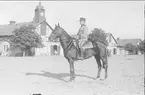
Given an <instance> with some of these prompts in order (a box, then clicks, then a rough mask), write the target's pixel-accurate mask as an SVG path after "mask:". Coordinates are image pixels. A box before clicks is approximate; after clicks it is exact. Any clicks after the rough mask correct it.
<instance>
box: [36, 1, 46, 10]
mask: <svg viewBox="0 0 145 95" xmlns="http://www.w3.org/2000/svg"><path fill="white" fill-rule="evenodd" d="M36 9H44V7H43V6H42V5H41V2H39V5H37V6H36Z"/></svg>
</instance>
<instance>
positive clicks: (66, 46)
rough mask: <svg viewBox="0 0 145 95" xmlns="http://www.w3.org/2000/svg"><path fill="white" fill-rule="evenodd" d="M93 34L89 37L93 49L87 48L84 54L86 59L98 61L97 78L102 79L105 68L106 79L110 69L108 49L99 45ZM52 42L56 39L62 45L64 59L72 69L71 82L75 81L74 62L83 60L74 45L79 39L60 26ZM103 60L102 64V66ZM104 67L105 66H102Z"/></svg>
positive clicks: (51, 39) (54, 31)
mask: <svg viewBox="0 0 145 95" xmlns="http://www.w3.org/2000/svg"><path fill="white" fill-rule="evenodd" d="M92 37H93V36H92V34H90V35H89V37H88V40H89V41H91V43H92V45H93V47H92V48H86V49H85V50H84V52H83V54H84V59H83V60H85V59H88V58H90V57H93V56H94V58H95V59H96V62H97V64H98V73H97V77H96V78H95V79H97V78H100V72H101V68H102V67H103V68H104V69H105V78H104V79H106V78H107V77H108V74H107V68H108V60H107V48H106V47H105V46H103V45H102V44H101V43H97V42H96V41H94V39H93V38H92ZM48 39H49V40H50V41H54V40H55V39H59V41H60V44H61V46H62V48H63V53H64V57H65V58H66V59H67V61H68V62H69V67H70V81H72V80H74V79H75V70H74V62H75V61H78V60H81V59H80V58H79V56H80V54H79V53H80V51H79V48H78V46H76V45H75V44H74V40H75V41H76V42H78V40H77V39H74V38H73V37H71V36H70V35H69V34H68V33H67V32H66V31H65V30H64V29H63V28H62V27H60V25H59V24H58V25H55V29H54V30H53V31H52V33H51V34H50V36H49V38H48ZM101 60H102V64H101ZM102 65H103V66H102Z"/></svg>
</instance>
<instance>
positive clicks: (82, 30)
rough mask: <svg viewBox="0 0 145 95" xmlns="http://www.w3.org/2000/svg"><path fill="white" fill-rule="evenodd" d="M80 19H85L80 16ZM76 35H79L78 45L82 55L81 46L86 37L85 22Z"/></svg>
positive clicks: (86, 28)
mask: <svg viewBox="0 0 145 95" xmlns="http://www.w3.org/2000/svg"><path fill="white" fill-rule="evenodd" d="M81 20H84V21H85V18H80V21H81ZM77 35H78V36H79V47H80V49H81V56H83V48H82V47H83V45H84V44H85V42H86V41H87V39H88V27H87V26H86V25H85V24H83V25H81V27H80V29H79V31H78V33H77Z"/></svg>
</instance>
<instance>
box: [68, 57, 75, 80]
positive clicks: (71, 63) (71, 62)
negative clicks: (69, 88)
mask: <svg viewBox="0 0 145 95" xmlns="http://www.w3.org/2000/svg"><path fill="white" fill-rule="evenodd" d="M68 61H69V66H70V81H72V80H74V79H75V71H74V61H73V60H72V59H69V60H68Z"/></svg>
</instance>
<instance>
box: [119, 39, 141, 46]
mask: <svg viewBox="0 0 145 95" xmlns="http://www.w3.org/2000/svg"><path fill="white" fill-rule="evenodd" d="M140 41H141V39H117V42H118V46H125V45H126V44H128V43H131V44H132V45H138V44H139V43H140Z"/></svg>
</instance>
